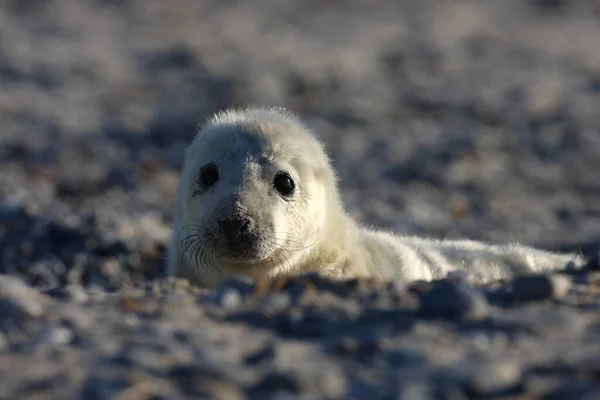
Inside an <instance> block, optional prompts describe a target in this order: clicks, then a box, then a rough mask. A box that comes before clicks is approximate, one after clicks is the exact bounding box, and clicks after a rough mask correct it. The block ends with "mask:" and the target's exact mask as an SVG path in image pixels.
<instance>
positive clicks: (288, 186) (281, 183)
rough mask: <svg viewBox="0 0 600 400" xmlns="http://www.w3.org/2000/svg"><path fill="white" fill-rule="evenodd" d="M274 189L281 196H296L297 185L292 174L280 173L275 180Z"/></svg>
mask: <svg viewBox="0 0 600 400" xmlns="http://www.w3.org/2000/svg"><path fill="white" fill-rule="evenodd" d="M273 187H274V188H275V190H277V191H278V192H279V194H281V195H282V196H286V197H288V196H291V195H292V194H294V189H295V188H296V185H295V184H294V180H293V179H292V177H291V176H290V174H288V173H287V172H278V173H277V175H275V178H274V179H273Z"/></svg>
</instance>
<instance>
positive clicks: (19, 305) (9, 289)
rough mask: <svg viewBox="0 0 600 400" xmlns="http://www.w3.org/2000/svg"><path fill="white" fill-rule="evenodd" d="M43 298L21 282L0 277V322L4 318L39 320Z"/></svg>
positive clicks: (13, 278) (41, 313)
mask: <svg viewBox="0 0 600 400" xmlns="http://www.w3.org/2000/svg"><path fill="white" fill-rule="evenodd" d="M43 299H44V298H43V296H42V295H41V294H40V293H38V292H37V291H36V290H35V289H33V288H32V287H30V286H28V285H27V284H25V282H23V281H22V280H20V279H18V278H15V277H12V276H8V275H4V276H0V321H1V320H2V319H5V318H11V317H12V318H16V319H22V318H39V317H41V316H42V315H43V313H44V304H43Z"/></svg>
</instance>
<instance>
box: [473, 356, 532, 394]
mask: <svg viewBox="0 0 600 400" xmlns="http://www.w3.org/2000/svg"><path fill="white" fill-rule="evenodd" d="M521 376H522V370H521V367H520V365H519V364H517V363H516V362H513V361H507V360H504V361H503V360H495V361H487V362H484V363H483V364H477V365H475V366H474V367H473V368H472V369H471V370H470V377H469V378H468V379H467V389H468V391H469V392H471V393H472V394H474V395H476V396H483V395H487V396H494V395H501V394H503V393H506V392H509V391H510V390H511V389H514V388H515V387H517V386H518V385H519V383H520V381H521Z"/></svg>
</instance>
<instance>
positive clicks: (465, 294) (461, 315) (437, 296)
mask: <svg viewBox="0 0 600 400" xmlns="http://www.w3.org/2000/svg"><path fill="white" fill-rule="evenodd" d="M420 301H421V308H420V314H421V315H422V316H423V317H433V318H436V317H439V318H449V319H481V318H484V317H485V316H487V314H488V302H487V299H486V298H485V296H484V295H483V294H482V293H480V292H479V291H477V290H475V289H473V288H469V287H467V286H464V285H462V284H457V283H453V282H442V283H441V284H438V285H437V286H434V287H433V289H431V290H430V291H428V292H427V293H425V294H423V295H422V296H421V298H420Z"/></svg>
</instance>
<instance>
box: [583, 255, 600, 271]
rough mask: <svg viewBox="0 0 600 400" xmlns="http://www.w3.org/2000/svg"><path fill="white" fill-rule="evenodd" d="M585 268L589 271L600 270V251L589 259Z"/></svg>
mask: <svg viewBox="0 0 600 400" xmlns="http://www.w3.org/2000/svg"><path fill="white" fill-rule="evenodd" d="M583 269H585V270H588V271H600V251H598V252H596V254H594V255H593V256H591V257H590V258H589V259H588V260H587V262H586V263H585V265H584V266H583Z"/></svg>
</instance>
